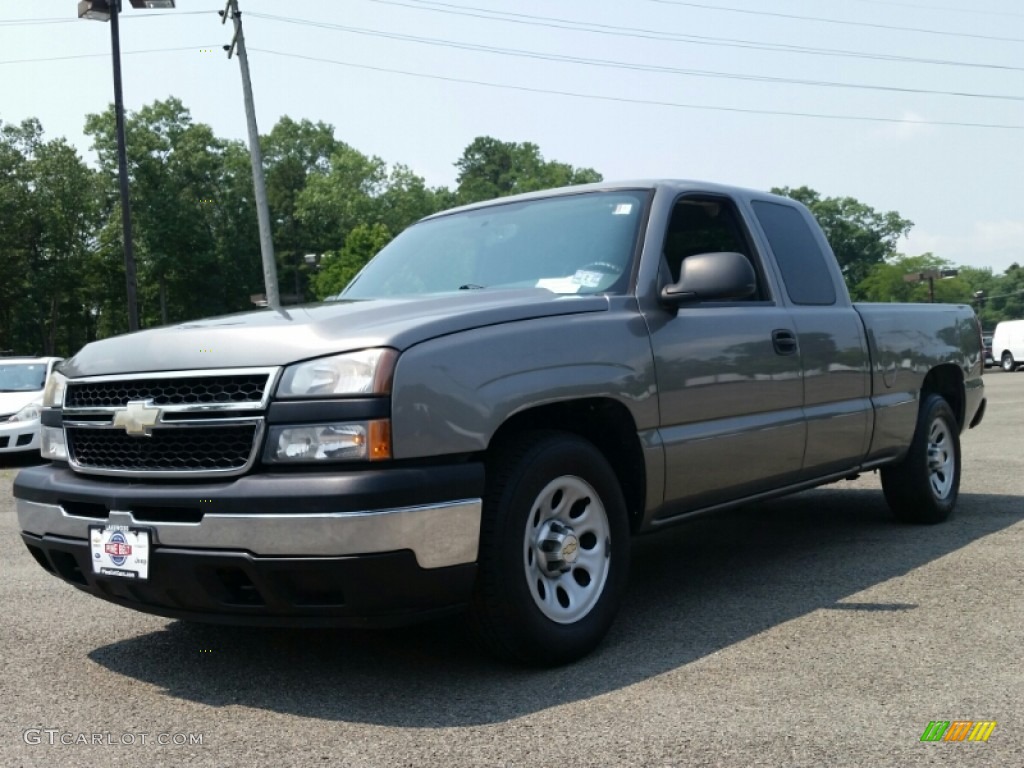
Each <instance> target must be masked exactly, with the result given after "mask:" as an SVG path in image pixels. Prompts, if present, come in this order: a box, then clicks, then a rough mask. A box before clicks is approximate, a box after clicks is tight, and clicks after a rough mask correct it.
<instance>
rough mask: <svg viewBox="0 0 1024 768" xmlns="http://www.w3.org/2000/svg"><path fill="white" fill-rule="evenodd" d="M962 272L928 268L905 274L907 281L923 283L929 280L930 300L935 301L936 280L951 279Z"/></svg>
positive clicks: (905, 280) (904, 278) (904, 277)
mask: <svg viewBox="0 0 1024 768" xmlns="http://www.w3.org/2000/svg"><path fill="white" fill-rule="evenodd" d="M959 274H960V270H958V269H926V270H924V271H923V272H908V273H907V274H905V275H904V276H903V281H904V282H906V283H923V282H924V281H925V280H927V281H928V300H929V301H930V302H931V303H932V304H934V303H935V281H936V280H951V279H952V278H954V277H956V276H957V275H959Z"/></svg>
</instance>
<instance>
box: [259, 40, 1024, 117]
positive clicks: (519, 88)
mask: <svg viewBox="0 0 1024 768" xmlns="http://www.w3.org/2000/svg"><path fill="white" fill-rule="evenodd" d="M249 50H250V51H257V52H259V53H266V54H270V55H272V56H282V57H285V58H291V59H301V60H304V61H315V62H320V63H324V64H336V65H338V66H342V67H351V68H354V69H363V70H370V71H373V72H385V73H388V74H394V75H404V76H407V77H418V78H422V79H426V80H441V81H444V82H448V83H464V84H468V85H479V86H483V87H487V88H500V89H503V90H510V91H522V92H526V93H544V94H550V95H553V96H568V97H571V98H578V99H593V100H596V101H611V102H616V103H620V104H644V105H649V106H656V107H673V108H677V109H694V110H707V111H713V112H737V113H741V114H751V115H779V116H783V117H807V118H818V119H822V120H840V121H857V122H869V123H897V124H903V125H933V126H946V127H958V128H991V129H1004V130H1010V131H1024V125H1010V124H1005V123H1004V124H1000V123H969V122H958V121H945V120H904V119H901V118H896V117H868V116H864V115H834V114H825V113H819V112H791V111H784V110H773V109H751V108H746V107H723V106H714V105H709V104H684V103H681V102H674V101H655V100H653V99H634V98H629V97H625V96H607V95H604V94H596V93H579V92H576V91H560V90H554V89H549V88H534V87H532V86H525V85H509V84H507V83H492V82H488V81H485V80H471V79H469V78H462V77H449V76H446V75H429V74H426V73H424V72H410V71H409V70H404V69H391V68H389V67H376V66H371V65H369V64H356V63H354V62H349V61H338V60H336V59H325V58H321V57H317V56H304V55H302V54H298V53H284V52H282V51H271V50H268V49H266V48H250V49H249Z"/></svg>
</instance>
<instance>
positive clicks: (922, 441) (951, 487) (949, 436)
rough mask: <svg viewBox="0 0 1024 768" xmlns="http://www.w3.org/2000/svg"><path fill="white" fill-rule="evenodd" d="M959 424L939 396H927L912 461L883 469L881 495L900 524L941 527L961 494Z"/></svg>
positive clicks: (910, 455)
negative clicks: (930, 524) (883, 493)
mask: <svg viewBox="0 0 1024 768" xmlns="http://www.w3.org/2000/svg"><path fill="white" fill-rule="evenodd" d="M960 471H961V466H960V424H959V422H958V421H957V419H956V416H955V415H954V414H953V409H952V408H950V406H949V403H948V402H946V400H945V399H943V398H942V397H941V396H940V395H937V394H930V395H927V396H926V397H925V398H924V400H923V401H922V403H921V407H920V410H919V411H918V415H917V427H916V429H915V430H914V437H913V439H912V440H911V442H910V447H909V449H908V451H907V455H906V456H905V457H904V459H903V460H902V461H901V462H899V463H898V464H889V465H887V466H885V467H882V490H883V491H885V500H886V501H887V502H888V503H889V507H890V508H891V509H892V511H893V513H894V514H895V515H896V517H897V519H899V520H902V521H903V522H907V523H941V522H942V521H943V520H945V519H946V518H948V517H949V516H950V514H951V513H952V512H953V508H954V507H955V506H956V500H957V496H958V495H959V491H960Z"/></svg>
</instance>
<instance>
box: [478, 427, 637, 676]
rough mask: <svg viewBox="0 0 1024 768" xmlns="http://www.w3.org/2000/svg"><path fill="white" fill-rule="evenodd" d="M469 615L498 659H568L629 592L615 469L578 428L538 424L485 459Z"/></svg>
mask: <svg viewBox="0 0 1024 768" xmlns="http://www.w3.org/2000/svg"><path fill="white" fill-rule="evenodd" d="M487 482H488V489H487V494H486V497H485V499H484V520H483V526H482V529H481V538H480V565H479V567H480V573H479V577H478V580H477V588H476V592H475V594H474V600H473V610H472V613H471V619H472V622H473V626H474V629H475V631H476V634H477V636H478V637H479V638H480V639H481V640H482V642H483V644H484V645H485V647H486V648H487V649H488V650H489V651H490V652H492V653H493V654H495V655H497V656H499V657H500V658H504V659H508V660H513V661H518V662H525V663H529V664H538V665H544V666H548V665H555V664H564V663H567V662H570V661H574V660H576V659H578V658H580V657H582V656H584V655H586V654H587V653H589V652H590V651H591V650H593V648H594V647H596V646H597V644H598V643H599V642H600V641H601V639H602V638H603V637H604V635H605V633H606V632H607V631H608V628H609V627H610V626H611V623H612V620H613V619H614V617H615V614H616V612H617V611H618V608H619V605H620V603H621V601H622V593H623V590H624V587H625V584H626V577H627V572H628V568H629V523H628V520H627V516H626V504H625V500H624V498H623V495H622V490H621V488H620V487H619V483H618V480H617V478H616V476H615V472H614V471H613V470H612V468H611V466H610V465H609V464H608V461H607V460H606V459H605V458H604V456H603V455H602V454H601V452H600V451H598V450H597V448H595V447H594V446H593V445H592V444H591V443H589V442H587V441H586V440H583V439H582V438H580V437H577V436H576V435H572V434H569V433H561V432H531V433H527V434H524V435H522V436H520V437H519V438H517V439H516V440H515V441H514V442H513V443H512V444H510V445H509V446H508V447H507V448H506V449H505V450H502V451H500V453H499V454H498V455H497V456H496V457H495V458H494V460H493V461H492V462H490V463H489V465H488V481H487Z"/></svg>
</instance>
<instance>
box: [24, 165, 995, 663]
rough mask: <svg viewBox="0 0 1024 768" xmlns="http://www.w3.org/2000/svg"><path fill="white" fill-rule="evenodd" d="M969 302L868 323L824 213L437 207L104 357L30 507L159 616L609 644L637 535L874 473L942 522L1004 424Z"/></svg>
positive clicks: (774, 206) (89, 349)
mask: <svg viewBox="0 0 1024 768" xmlns="http://www.w3.org/2000/svg"><path fill="white" fill-rule="evenodd" d="M983 363H984V360H983V357H982V343H981V329H980V326H979V324H978V322H977V319H976V317H975V315H974V313H973V312H972V310H971V309H970V308H969V307H966V306H951V305H937V304H931V305H896V304H887V305H863V304H852V303H851V301H850V298H849V295H848V293H847V291H846V288H845V286H844V283H843V278H842V275H841V273H840V270H839V267H838V265H837V263H836V261H835V258H834V256H833V255H832V252H831V250H830V248H829V245H828V243H827V242H826V240H825V237H824V236H823V234H822V232H821V230H820V229H819V228H818V226H817V224H816V222H815V220H814V218H813V217H812V215H811V214H810V212H809V211H808V210H807V209H806V208H804V207H802V206H801V205H800V204H798V203H796V202H794V201H792V200H789V199H785V198H781V197H775V196H772V195H768V194H765V193H762V192H755V191H750V190H743V189H736V188H731V187H724V186H716V185H711V184H699V183H693V182H682V181H654V182H634V183H619V184H597V185H588V186H581V187H574V188H567V189H560V190H554V191H549V192H540V193H534V194H529V195H522V196H517V197H511V198H505V199H502V200H496V201H492V202H488V203H482V204H478V205H472V206H467V207H463V208H459V209H456V210H452V211H448V212H445V213H441V214H438V215H436V216H432V217H429V218H427V219H425V220H423V221H421V222H419V223H417V224H415V225H414V226H412V227H410V228H409V229H407V230H406V231H405V232H403V233H402V234H401V235H400V236H399V237H398V238H396V239H395V240H394V241H393V242H392V243H391V244H390V245H388V246H387V247H386V248H385V249H384V250H382V251H381V252H380V253H379V254H378V255H377V256H376V257H375V258H374V259H373V260H372V261H371V262H370V263H369V264H368V265H367V266H366V267H365V268H364V269H363V271H362V272H360V274H359V275H358V276H357V277H356V278H355V279H354V280H353V281H352V283H351V284H350V285H349V286H348V288H347V289H346V290H345V291H344V292H343V293H342V294H341V295H340V296H339V297H338V298H337V300H334V301H329V302H326V303H322V304H318V305H311V306H301V307H287V308H284V309H280V310H276V311H274V310H262V311H255V312H251V313H246V314H240V315H233V316H228V317H221V318H215V319H211V320H205V321H200V322H190V323H184V324H182V325H176V326H173V327H165V328H157V329H153V330H147V331H143V332H140V333H135V334H131V335H127V336H122V337H118V338H113V339H107V340H104V341H99V342H95V343H93V344H89V345H88V346H86V347H85V348H84V349H82V350H81V351H80V352H79V353H78V354H76V355H75V356H74V357H72V358H71V359H69V360H67V361H66V362H64V363H63V364H62V365H61V366H60V367H59V371H60V373H59V374H58V375H55V376H54V377H52V379H51V382H50V385H49V386H48V388H47V392H46V396H45V403H44V409H43V413H42V425H43V426H42V435H41V438H42V451H43V455H44V456H45V457H46V458H48V459H50V460H51V462H52V463H50V464H48V465H45V466H41V467H34V468H28V469H24V470H22V471H21V472H20V474H19V475H18V477H17V479H16V482H15V486H14V494H15V496H16V497H17V505H18V519H19V523H20V527H21V531H22V538H23V539H24V542H25V544H26V545H27V547H28V550H29V552H30V553H31V554H32V556H33V557H34V558H35V559H36V561H37V562H38V563H39V565H40V566H42V567H43V568H45V569H46V570H47V571H49V572H50V573H52V574H54V575H56V576H58V577H60V578H61V579H63V580H65V581H67V582H69V583H71V584H73V585H74V586H76V587H78V588H79V589H82V590H84V591H86V592H89V593H90V594H93V595H95V596H97V597H100V598H103V599H105V600H109V601H111V602H114V603H117V604H119V605H122V606H127V607H130V608H135V609H138V610H141V611H146V612H150V613H154V614H158V615H161V616H166V617H172V618H180V619H184V620H194V621H200V622H204V621H205V622H223V623H238V624H257V625H259V624H272V625H294V626H299V625H356V626H363V625H381V624H384V625H387V624H398V623H404V622H410V621H414V620H418V619H422V618H424V617H427V616H433V615H437V614H439V613H444V612H450V611H458V610H461V609H467V608H468V615H469V617H470V623H471V625H472V626H473V627H474V628H475V630H476V633H477V635H478V636H479V637H480V638H481V639H482V641H483V642H484V644H485V645H486V646H487V647H488V648H489V649H490V650H491V651H493V652H494V653H496V654H498V655H499V656H502V657H505V658H510V659H515V660H519V661H523V662H527V663H535V664H558V663H564V662H567V661H571V660H573V659H576V658H579V657H580V656H582V655H584V654H586V653H587V652H589V651H590V650H591V649H593V648H594V647H595V646H596V645H597V644H598V643H599V642H600V640H601V638H602V637H603V636H604V634H605V633H606V631H607V630H608V627H609V625H610V624H611V622H612V620H613V618H614V616H615V614H616V612H617V610H618V608H619V606H620V604H621V601H622V597H623V594H624V588H625V585H626V581H627V575H628V567H629V557H630V537H631V536H632V535H633V534H638V533H642V532H648V531H654V530H657V529H659V528H662V527H664V526H667V525H669V524H671V523H675V522H677V521H681V520H685V519H686V518H687V517H688V516H691V515H693V514H695V513H698V512H706V511H709V510H716V509H724V508H727V507H733V506H736V505H739V504H745V503H748V502H751V501H756V500H759V499H765V498H768V497H772V496H779V495H782V494H788V493H793V492H795V491H799V490H802V489H806V488H811V487H814V486H819V485H822V484H824V483H830V482H833V481H836V480H841V479H843V478H848V477H850V476H852V475H854V474H856V473H859V472H865V471H868V470H875V469H878V470H880V471H881V481H882V489H883V491H884V493H885V498H886V499H887V501H888V503H889V506H890V507H891V509H892V511H893V513H894V514H895V516H896V518H898V519H899V520H902V521H906V522H916V523H935V522H939V521H941V520H943V519H945V518H946V517H947V516H948V515H949V514H950V512H951V511H952V510H953V507H954V505H955V503H956V500H957V495H958V489H959V484H960V470H961V461H960V441H959V436H960V433H961V432H962V431H963V430H965V429H967V428H968V427H974V426H976V425H977V424H979V423H980V422H981V419H982V417H983V415H984V412H985V397H984V384H983V381H982V376H981V374H982V366H983Z"/></svg>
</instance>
